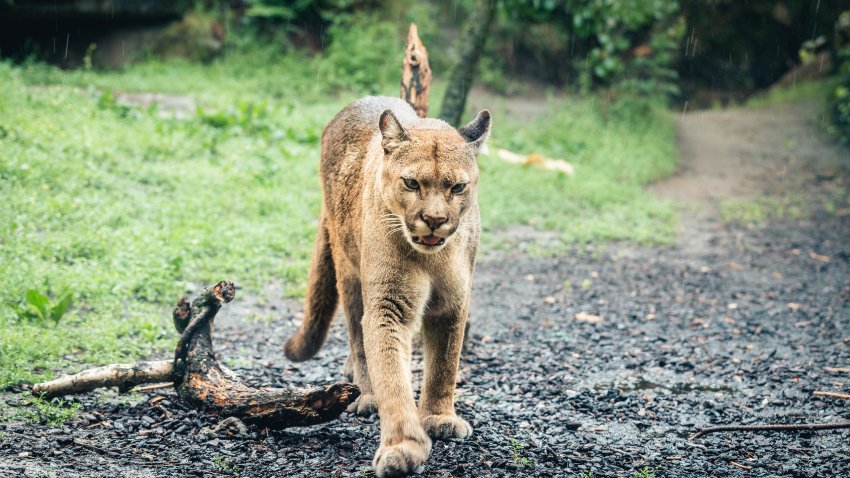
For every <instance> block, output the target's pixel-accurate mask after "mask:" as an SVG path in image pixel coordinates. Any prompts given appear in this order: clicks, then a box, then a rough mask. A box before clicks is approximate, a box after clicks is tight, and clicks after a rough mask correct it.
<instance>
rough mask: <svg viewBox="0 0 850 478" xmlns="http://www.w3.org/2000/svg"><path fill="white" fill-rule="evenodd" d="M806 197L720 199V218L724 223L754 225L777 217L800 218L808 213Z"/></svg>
mask: <svg viewBox="0 0 850 478" xmlns="http://www.w3.org/2000/svg"><path fill="white" fill-rule="evenodd" d="M806 203H807V199H806V198H804V197H802V196H798V195H787V196H782V197H768V196H759V197H755V198H751V199H725V200H722V201H720V203H719V207H720V218H721V219H722V220H723V222H725V223H730V224H737V225H740V226H746V227H754V226H758V225H760V224H764V223H766V222H768V221H773V220H778V219H785V218H791V219H801V218H804V217H806V216H807V215H808V214H809V210H808V205H807V204H806Z"/></svg>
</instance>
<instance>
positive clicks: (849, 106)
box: [830, 10, 850, 144]
mask: <svg viewBox="0 0 850 478" xmlns="http://www.w3.org/2000/svg"><path fill="white" fill-rule="evenodd" d="M836 30H837V31H838V33H839V35H840V43H839V45H838V52H837V54H838V62H839V66H838V74H839V84H838V85H836V86H835V88H834V89H833V90H832V95H831V96H830V105H831V113H832V125H831V127H832V130H833V132H834V133H835V134H836V135H837V136H838V137H839V138H840V140H841V141H842V142H844V143H845V144H850V10H847V11H845V12H843V13H842V14H841V16H840V17H839V18H838V22H837V28H836Z"/></svg>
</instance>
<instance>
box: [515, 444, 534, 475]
mask: <svg viewBox="0 0 850 478" xmlns="http://www.w3.org/2000/svg"><path fill="white" fill-rule="evenodd" d="M524 449H525V443H522V442H519V441H517V440H514V439H513V438H511V452H512V453H513V459H514V464H515V465H518V466H520V467H522V468H525V467H527V466H534V463H533V462H532V461H531V459H529V458H528V457H527V456H525V455H524V453H525V452H524V451H523V450H524Z"/></svg>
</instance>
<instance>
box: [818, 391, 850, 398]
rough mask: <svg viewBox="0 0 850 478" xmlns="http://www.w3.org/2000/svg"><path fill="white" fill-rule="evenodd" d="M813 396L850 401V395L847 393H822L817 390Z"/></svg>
mask: <svg viewBox="0 0 850 478" xmlns="http://www.w3.org/2000/svg"><path fill="white" fill-rule="evenodd" d="M812 395H814V396H816V397H832V398H845V399H848V400H850V395H848V394H846V393H838V392H822V391H820V390H815V391H814V392H812Z"/></svg>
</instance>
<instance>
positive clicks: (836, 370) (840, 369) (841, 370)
mask: <svg viewBox="0 0 850 478" xmlns="http://www.w3.org/2000/svg"><path fill="white" fill-rule="evenodd" d="M823 369H824V370H826V371H827V372H830V373H850V367H824V368H823Z"/></svg>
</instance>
